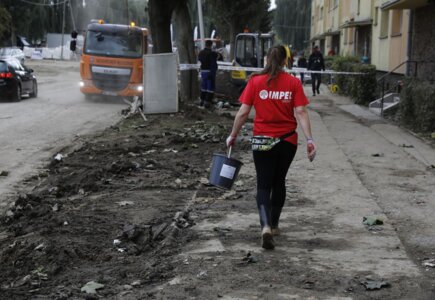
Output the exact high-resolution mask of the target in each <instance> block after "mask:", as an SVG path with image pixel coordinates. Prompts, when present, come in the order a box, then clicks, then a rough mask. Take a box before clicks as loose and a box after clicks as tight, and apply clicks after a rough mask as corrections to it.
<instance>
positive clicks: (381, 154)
mask: <svg viewBox="0 0 435 300" xmlns="http://www.w3.org/2000/svg"><path fill="white" fill-rule="evenodd" d="M384 156H385V154H384V153H373V154H372V157H384Z"/></svg>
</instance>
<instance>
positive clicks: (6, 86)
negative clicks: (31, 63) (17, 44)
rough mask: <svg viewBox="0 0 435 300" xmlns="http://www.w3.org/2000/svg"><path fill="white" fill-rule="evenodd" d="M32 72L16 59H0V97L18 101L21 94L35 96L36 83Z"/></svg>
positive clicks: (36, 92) (36, 90)
mask: <svg viewBox="0 0 435 300" xmlns="http://www.w3.org/2000/svg"><path fill="white" fill-rule="evenodd" d="M32 73H33V70H32V69H29V68H27V67H26V66H24V65H23V64H22V63H20V61H19V60H17V59H13V58H11V59H2V60H0V98H1V99H5V100H12V101H20V100H21V96H23V95H29V97H35V98H36V97H37V96H38V83H37V82H36V77H35V76H34V75H33V74H32Z"/></svg>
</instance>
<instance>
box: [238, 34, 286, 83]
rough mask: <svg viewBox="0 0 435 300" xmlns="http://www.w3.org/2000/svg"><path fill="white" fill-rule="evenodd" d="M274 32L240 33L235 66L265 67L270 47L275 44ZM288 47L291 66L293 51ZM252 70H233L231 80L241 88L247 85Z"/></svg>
mask: <svg viewBox="0 0 435 300" xmlns="http://www.w3.org/2000/svg"><path fill="white" fill-rule="evenodd" d="M274 43H275V35H274V33H246V32H245V33H240V34H238V35H237V36H236V40H235V43H234V61H233V66H236V67H248V68H263V67H264V64H265V57H266V55H267V51H269V48H271V47H272V46H274ZM285 47H286V51H287V59H288V60H289V64H288V65H289V67H290V68H291V66H292V63H291V51H290V49H289V48H288V47H287V46H285ZM251 73H252V71H244V70H240V71H231V82H232V83H233V84H235V85H237V86H240V87H241V88H244V87H245V85H246V80H247V78H248V77H249V75H250V74H251Z"/></svg>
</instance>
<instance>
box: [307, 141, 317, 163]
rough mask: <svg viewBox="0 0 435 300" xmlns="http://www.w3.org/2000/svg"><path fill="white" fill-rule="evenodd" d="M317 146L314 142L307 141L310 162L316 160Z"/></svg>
mask: <svg viewBox="0 0 435 300" xmlns="http://www.w3.org/2000/svg"><path fill="white" fill-rule="evenodd" d="M316 150H317V147H316V144H314V142H313V140H308V141H307V155H308V159H309V160H310V161H313V160H314V158H315V157H316Z"/></svg>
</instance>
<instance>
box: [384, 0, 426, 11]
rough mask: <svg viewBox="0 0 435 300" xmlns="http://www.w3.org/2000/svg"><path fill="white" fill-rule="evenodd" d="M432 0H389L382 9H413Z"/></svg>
mask: <svg viewBox="0 0 435 300" xmlns="http://www.w3.org/2000/svg"><path fill="white" fill-rule="evenodd" d="M429 2H430V0H389V1H386V2H384V3H383V4H382V6H381V9H413V8H419V7H423V6H426V5H429Z"/></svg>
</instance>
